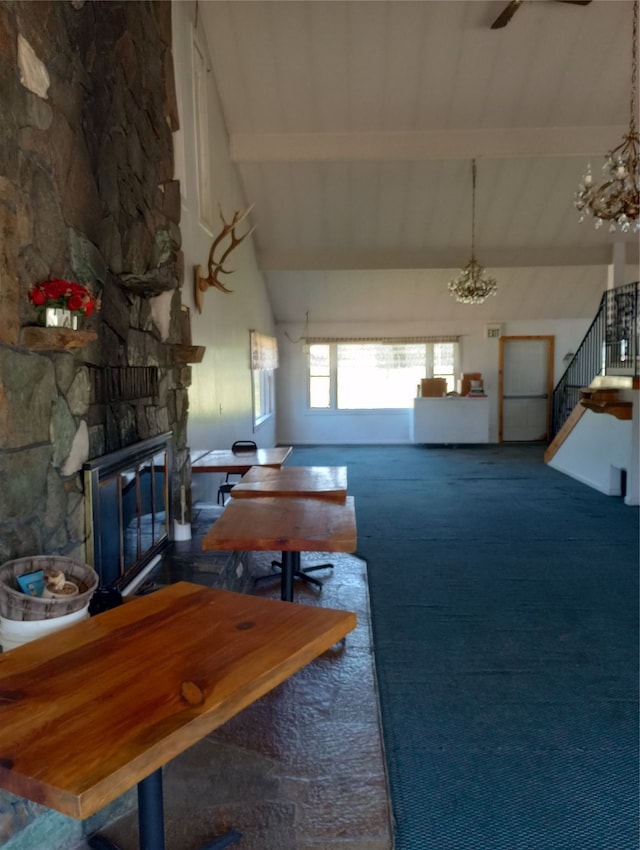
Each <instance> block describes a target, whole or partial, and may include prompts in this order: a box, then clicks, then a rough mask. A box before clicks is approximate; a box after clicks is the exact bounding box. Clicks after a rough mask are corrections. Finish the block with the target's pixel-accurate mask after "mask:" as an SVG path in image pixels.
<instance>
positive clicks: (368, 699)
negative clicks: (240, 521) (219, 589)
mask: <svg viewBox="0 0 640 850" xmlns="http://www.w3.org/2000/svg"><path fill="white" fill-rule="evenodd" d="M200 516H201V519H202V516H206V513H205V514H201V515H200ZM198 531H199V532H200V533H194V536H193V540H192V542H191V543H181V544H176V545H177V546H179V547H180V550H181V551H180V557H179V558H175V559H165V561H164V562H163V564H162V565H161V566H160V567H159V568H157V569H156V571H155V572H153V573H152V574H151V575H150V585H151V588H153V587H154V586H159V585H162V584H166V583H169V582H171V581H175V580H178V579H187V580H189V581H194V582H198V583H202V584H206V585H215V581H216V576H215V574H216V569H215V568H214V569H213V570H210V569H208V567H207V559H206V557H203V553H202V551H201V550H200V549H199V537H200V536H201V532H202V529H197V526H194V532H198ZM189 546H193V551H194V556H195V555H196V551H197V557H194V558H193V559H189V557H188V553H187V550H188V548H189ZM275 554H276V553H254V554H252V555H251V556H250V564H251V571H252V573H253V574H254V575H261V574H263V575H264V574H266V573H268V572H271V567H270V562H271V559H272V557H273V556H274V555H275ZM326 560H331V561H332V562H333V563H334V564H335V569H334V570H333V571H326V572H323V573H316V574H315V575H316V576H318V577H322V578H323V581H324V587H323V589H322V591H321V592H318V591H317V590H315V589H313V588H312V587H309V586H307V585H306V584H303V583H300V582H296V589H295V601H296V602H298V603H301V604H305V605H323V606H327V607H334V608H340V609H349V610H352V611H355V612H356V613H357V616H358V627H357V629H356V630H355V631H354V632H352V633H351V634H350V635H349V636H348V637H347V639H346V642H345V643H344V645H342V646H338V647H335V648H334V649H333V650H331V651H330V652H328V653H325V655H323V656H322V657H321V658H319V659H317V660H316V661H315V662H313V663H312V664H310V665H308V666H307V667H306V668H304V669H303V670H301V671H300V672H298V673H297V674H296V675H295V676H293V677H292V678H291V679H289V680H287V681H286V682H285V683H283V684H282V685H280V686H279V687H277V688H276V689H275V690H273V691H272V692H271V693H270V694H267V695H266V696H265V697H263V698H262V699H261V700H259V701H258V702H257V703H254V704H253V705H252V706H250V707H249V708H247V709H245V710H244V711H243V712H242V713H241V714H240V715H238V716H237V717H236V718H234V719H233V720H231V721H230V722H228V723H227V724H225V725H224V726H223V727H221V728H220V729H218V730H217V731H216V732H214V733H213V734H211V735H209V736H208V737H207V738H205V739H204V740H203V741H201V742H200V743H199V744H197V745H195V746H193V747H191V748H190V749H189V750H187V751H186V752H185V753H183V754H182V755H181V756H179V757H178V758H176V759H175V760H174V761H172V762H170V763H169V764H168V765H167V766H166V767H165V769H164V790H165V824H166V835H167V842H166V843H167V850H199V848H201V847H202V846H203V845H204V844H206V842H207V841H211V840H212V838H214V837H215V836H216V835H219V834H221V833H223V832H225V831H226V830H228V829H231V828H233V829H237V830H239V831H241V832H242V834H243V837H242V839H241V841H240V842H239V843H238V844H237V845H235V846H237V847H238V850H389V848H391V847H392V846H393V839H392V827H391V814H390V803H389V797H388V788H387V779H386V773H385V765H384V758H383V747H382V738H381V730H380V725H379V714H378V700H377V692H376V684H375V673H374V666H373V656H372V646H371V633H370V619H369V602H368V589H367V579H366V567H365V564H364V563H363V562H362V561H360V560H359V559H357V558H355V557H351V556H347V555H330V556H328V555H326V553H324V554H323V553H314V554H313V555H311V554H306V555H304V556H303V565H304V564H308V563H311V562H313V561H321V562H324V561H326ZM251 592H254V593H257V594H259V595H264V596H268V597H273V598H279V580H278V579H277V578H276V579H273V580H271V581H264V582H260V583H259V584H258V585H257V587H255V588H254V589H252V590H251ZM100 834H101V835H104V836H105V837H108V838H110V839H111V840H112V841H114V842H115V843H116V844H117V845H118V847H119V848H121V850H134V849H135V848H137V847H138V837H137V816H136V813H135V812H131V813H130V814H128V815H126V816H125V817H123V818H120V819H119V820H117V821H113V822H111V823H109V824H108V825H107V826H106V827H105V828H103V829H102V830H101V832H100ZM87 846H88V845H87V844H86V843H83V844H82V845H80V846H79V847H77V848H76V850H84V848H86V847H87Z"/></svg>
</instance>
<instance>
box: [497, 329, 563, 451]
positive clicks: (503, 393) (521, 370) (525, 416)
mask: <svg viewBox="0 0 640 850" xmlns="http://www.w3.org/2000/svg"><path fill="white" fill-rule="evenodd" d="M553 342H554V338H553V337H552V336H521V337H518V336H513V337H509V336H504V337H501V338H500V399H499V407H500V409H499V432H500V436H499V439H500V442H546V441H547V440H548V439H549V422H550V412H551V393H552V391H553V372H552V369H553Z"/></svg>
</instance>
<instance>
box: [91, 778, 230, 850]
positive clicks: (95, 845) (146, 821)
mask: <svg viewBox="0 0 640 850" xmlns="http://www.w3.org/2000/svg"><path fill="white" fill-rule="evenodd" d="M138 826H139V830H140V850H165V843H164V801H163V795H162V768H160V769H159V770H156V771H155V772H154V773H152V774H151V775H150V776H147V777H146V779H143V780H142V781H141V782H139V783H138ZM241 838H242V833H241V832H238V831H237V830H235V829H232V830H230V831H229V832H225V834H224V835H221V836H220V837H219V838H216V839H215V840H214V841H210V842H209V843H208V844H205V846H204V847H202V848H201V850H224V848H225V847H230V846H231V845H232V844H235V843H236V842H237V841H240V839H241ZM87 843H88V845H89V847H91V850H120V848H119V847H118V846H117V844H114V843H113V842H112V841H109V840H108V839H107V838H103V837H102V836H101V835H92V836H91V837H90V838H88V839H87Z"/></svg>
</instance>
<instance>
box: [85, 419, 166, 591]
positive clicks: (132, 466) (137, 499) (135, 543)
mask: <svg viewBox="0 0 640 850" xmlns="http://www.w3.org/2000/svg"><path fill="white" fill-rule="evenodd" d="M172 468H173V464H172V432H171V431H167V432H165V433H163V434H160V435H158V436H157V437H151V438H149V439H147V440H142V441H140V442H138V443H135V444H133V445H131V446H127V447H126V448H123V449H118V450H117V451H115V452H111V453H110V454H107V455H103V456H102V457H98V458H94V459H93V460H90V461H87V462H86V463H85V464H83V471H84V485H85V513H86V527H87V551H86V558H87V563H89V564H90V565H91V566H92V567H93V568H94V569H95V571H96V572H97V573H98V575H99V577H100V586H101V587H102V588H112V589H114V590H117V591H122V590H123V589H124V588H125V587H126V586H127V584H129V583H130V582H131V581H133V579H135V577H136V576H137V575H138V574H139V573H140V572H141V571H142V570H143V569H144V568H145V567H146V566H147V565H148V564H149V562H150V561H151V560H153V558H154V557H155V556H156V555H158V554H159V553H160V552H161V551H162V550H163V549H164V548H165V547H166V546H167V545H168V542H169V538H170V529H171V517H170V507H169V506H170V505H171V493H170V487H171V472H170V471H171V469H172Z"/></svg>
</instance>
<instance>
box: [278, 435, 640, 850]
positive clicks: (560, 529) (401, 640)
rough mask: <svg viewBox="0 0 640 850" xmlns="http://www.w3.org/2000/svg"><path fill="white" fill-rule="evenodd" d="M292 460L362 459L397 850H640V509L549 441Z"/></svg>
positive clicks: (358, 489)
mask: <svg viewBox="0 0 640 850" xmlns="http://www.w3.org/2000/svg"><path fill="white" fill-rule="evenodd" d="M290 463H291V464H300V465H311V464H326V465H346V466H347V467H348V475H349V491H350V493H351V494H352V495H354V496H355V498H356V514H357V520H358V553H357V554H358V555H360V556H361V557H362V558H364V559H365V560H366V561H367V564H368V575H369V585H370V594H371V609H372V619H373V632H374V646H375V654H376V666H377V672H378V679H379V688H380V701H381V713H382V721H383V729H384V736H385V746H386V750H387V761H388V769H389V778H390V785H391V795H392V801H393V809H394V816H395V820H396V850H479V849H480V848H481V849H482V850H485V848H486V850H637V848H638V846H639V831H638V767H639V760H638V567H639V534H638V509H637V508H634V507H629V506H625V505H624V504H623V502H622V500H620V499H617V498H612V497H607V496H603V495H601V494H599V493H597V492H596V491H595V490H592V489H591V488H588V487H586V486H584V485H582V484H580V483H578V482H576V481H573V480H572V479H570V478H567V477H566V476H564V475H561V474H560V473H558V472H556V471H554V470H552V469H550V468H549V467H547V466H545V465H544V462H543V447H541V446H539V445H519V446H513V445H512V446H488V447H469V448H457V449H448V448H427V447H422V446H393V447H385V446H380V447H368V446H362V447H319V446H318V447H308V448H306V447H305V448H300V449H295V451H294V454H293V456H292V458H291V460H290Z"/></svg>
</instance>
